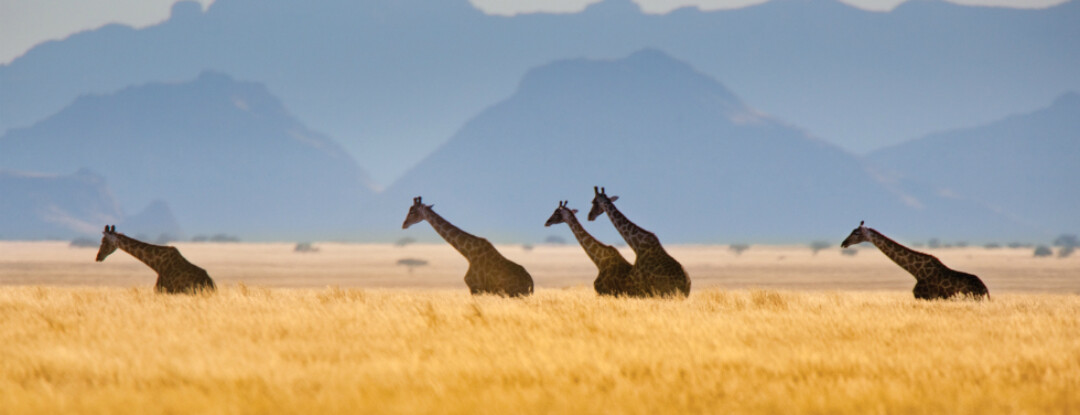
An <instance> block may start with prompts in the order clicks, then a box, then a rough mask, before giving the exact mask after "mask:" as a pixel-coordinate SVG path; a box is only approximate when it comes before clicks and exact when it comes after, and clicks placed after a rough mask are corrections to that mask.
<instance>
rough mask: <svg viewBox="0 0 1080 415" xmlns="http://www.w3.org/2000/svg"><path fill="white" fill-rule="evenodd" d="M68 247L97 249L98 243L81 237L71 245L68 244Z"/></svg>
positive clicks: (73, 240) (72, 241)
mask: <svg viewBox="0 0 1080 415" xmlns="http://www.w3.org/2000/svg"><path fill="white" fill-rule="evenodd" d="M68 246H70V247H72V248H97V247H98V241H95V240H93V239H90V238H87V237H85V236H80V237H78V238H75V239H72V240H71V243H70V244H68Z"/></svg>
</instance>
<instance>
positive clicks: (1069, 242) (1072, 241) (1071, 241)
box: [1054, 234, 1080, 247]
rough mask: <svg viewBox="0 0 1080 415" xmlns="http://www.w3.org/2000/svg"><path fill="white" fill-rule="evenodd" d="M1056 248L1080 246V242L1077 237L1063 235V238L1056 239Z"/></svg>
mask: <svg viewBox="0 0 1080 415" xmlns="http://www.w3.org/2000/svg"><path fill="white" fill-rule="evenodd" d="M1054 246H1063V247H1070V246H1080V240H1077V238H1076V235H1072V234H1061V236H1058V237H1057V239H1054Z"/></svg>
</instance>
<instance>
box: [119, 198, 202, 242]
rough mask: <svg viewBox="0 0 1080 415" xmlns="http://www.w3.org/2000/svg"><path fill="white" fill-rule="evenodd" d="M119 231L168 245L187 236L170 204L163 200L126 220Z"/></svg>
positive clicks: (151, 203) (121, 223)
mask: <svg viewBox="0 0 1080 415" xmlns="http://www.w3.org/2000/svg"><path fill="white" fill-rule="evenodd" d="M118 231H120V232H123V233H125V234H127V235H129V236H134V237H136V238H139V239H140V240H142V241H146V242H152V243H159V242H160V243H166V242H169V241H170V240H180V239H184V237H185V236H186V235H185V234H184V231H183V229H181V228H180V224H179V223H178V222H177V221H176V216H174V215H173V213H172V209H170V208H169V204H168V203H165V201H163V200H155V201H153V202H150V204H149V205H148V206H146V208H145V209H143V210H142V211H140V212H138V213H135V214H133V215H130V216H128V217H126V218H124V220H123V222H120V227H119V229H118Z"/></svg>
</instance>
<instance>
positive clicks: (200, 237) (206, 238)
mask: <svg viewBox="0 0 1080 415" xmlns="http://www.w3.org/2000/svg"><path fill="white" fill-rule="evenodd" d="M209 240H210V237H209V236H206V235H195V236H192V237H191V242H207V241H209Z"/></svg>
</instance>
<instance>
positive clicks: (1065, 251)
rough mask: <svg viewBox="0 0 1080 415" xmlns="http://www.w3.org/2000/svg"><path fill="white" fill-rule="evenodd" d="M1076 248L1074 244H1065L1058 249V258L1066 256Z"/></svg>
mask: <svg viewBox="0 0 1080 415" xmlns="http://www.w3.org/2000/svg"><path fill="white" fill-rule="evenodd" d="M1075 250H1076V247H1075V246H1066V247H1062V248H1061V249H1058V258H1068V257H1069V255H1072V254H1073V251H1075Z"/></svg>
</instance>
